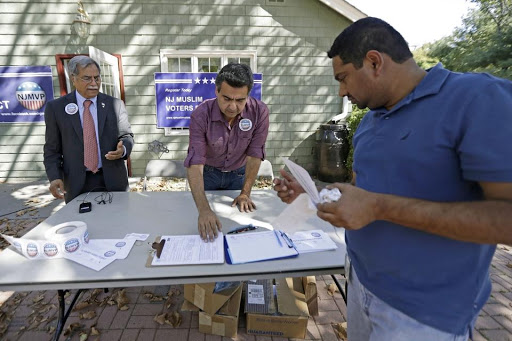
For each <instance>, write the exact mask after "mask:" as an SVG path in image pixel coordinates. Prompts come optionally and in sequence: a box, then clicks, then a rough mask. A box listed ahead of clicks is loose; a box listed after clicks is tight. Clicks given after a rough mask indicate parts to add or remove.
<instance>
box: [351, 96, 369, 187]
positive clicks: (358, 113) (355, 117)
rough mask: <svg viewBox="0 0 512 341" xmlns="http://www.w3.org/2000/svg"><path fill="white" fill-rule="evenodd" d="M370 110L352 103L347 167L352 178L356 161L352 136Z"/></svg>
mask: <svg viewBox="0 0 512 341" xmlns="http://www.w3.org/2000/svg"><path fill="white" fill-rule="evenodd" d="M368 111H369V110H368V109H359V108H358V107H357V106H356V105H352V114H351V115H350V117H349V118H348V120H347V128H348V142H349V143H350V152H349V154H348V157H347V169H348V174H350V178H352V162H353V161H354V146H353V144H352V137H353V136H354V133H355V132H356V129H357V127H358V126H359V122H361V119H362V118H363V117H364V115H366V113H367V112H368ZM349 181H350V180H349Z"/></svg>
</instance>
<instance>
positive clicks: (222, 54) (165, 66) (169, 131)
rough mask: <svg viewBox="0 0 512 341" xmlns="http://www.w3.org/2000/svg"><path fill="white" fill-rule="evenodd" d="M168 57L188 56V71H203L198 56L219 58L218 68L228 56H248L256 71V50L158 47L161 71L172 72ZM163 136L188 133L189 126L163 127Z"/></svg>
mask: <svg viewBox="0 0 512 341" xmlns="http://www.w3.org/2000/svg"><path fill="white" fill-rule="evenodd" d="M168 58H190V59H191V71H190V72H194V73H196V72H203V71H199V69H198V67H199V63H198V59H199V58H220V59H221V60H220V68H222V67H223V66H225V65H226V64H228V59H229V58H248V59H249V60H250V65H249V66H250V67H251V70H252V72H253V73H256V72H258V71H257V69H258V63H257V51H256V50H214V51H201V50H176V49H160V69H161V72H174V71H169V61H168ZM163 129H164V134H165V136H173V135H188V134H189V128H163Z"/></svg>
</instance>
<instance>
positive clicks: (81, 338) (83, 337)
mask: <svg viewBox="0 0 512 341" xmlns="http://www.w3.org/2000/svg"><path fill="white" fill-rule="evenodd" d="M88 337H89V335H87V333H86V332H81V333H80V341H85V340H87V338H88Z"/></svg>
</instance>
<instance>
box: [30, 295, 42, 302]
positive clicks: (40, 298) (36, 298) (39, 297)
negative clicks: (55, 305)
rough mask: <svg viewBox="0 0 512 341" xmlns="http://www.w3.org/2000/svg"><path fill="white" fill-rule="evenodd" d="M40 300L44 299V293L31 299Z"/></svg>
mask: <svg viewBox="0 0 512 341" xmlns="http://www.w3.org/2000/svg"><path fill="white" fill-rule="evenodd" d="M42 300H44V294H41V295H39V296H37V297H34V299H33V300H32V302H33V303H37V302H41V301H42Z"/></svg>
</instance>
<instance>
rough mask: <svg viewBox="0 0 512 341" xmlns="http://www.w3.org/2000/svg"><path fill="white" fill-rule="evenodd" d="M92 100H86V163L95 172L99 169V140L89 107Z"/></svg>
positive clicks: (84, 125) (84, 124) (84, 127)
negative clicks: (97, 139)
mask: <svg viewBox="0 0 512 341" xmlns="http://www.w3.org/2000/svg"><path fill="white" fill-rule="evenodd" d="M91 104H92V101H91V100H85V101H84V117H83V121H84V123H83V129H84V165H85V167H87V169H88V170H90V171H91V172H93V173H96V172H97V171H98V142H97V141H96V129H95V128H94V120H93V118H92V114H91V111H90V110H89V107H90V106H91Z"/></svg>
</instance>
